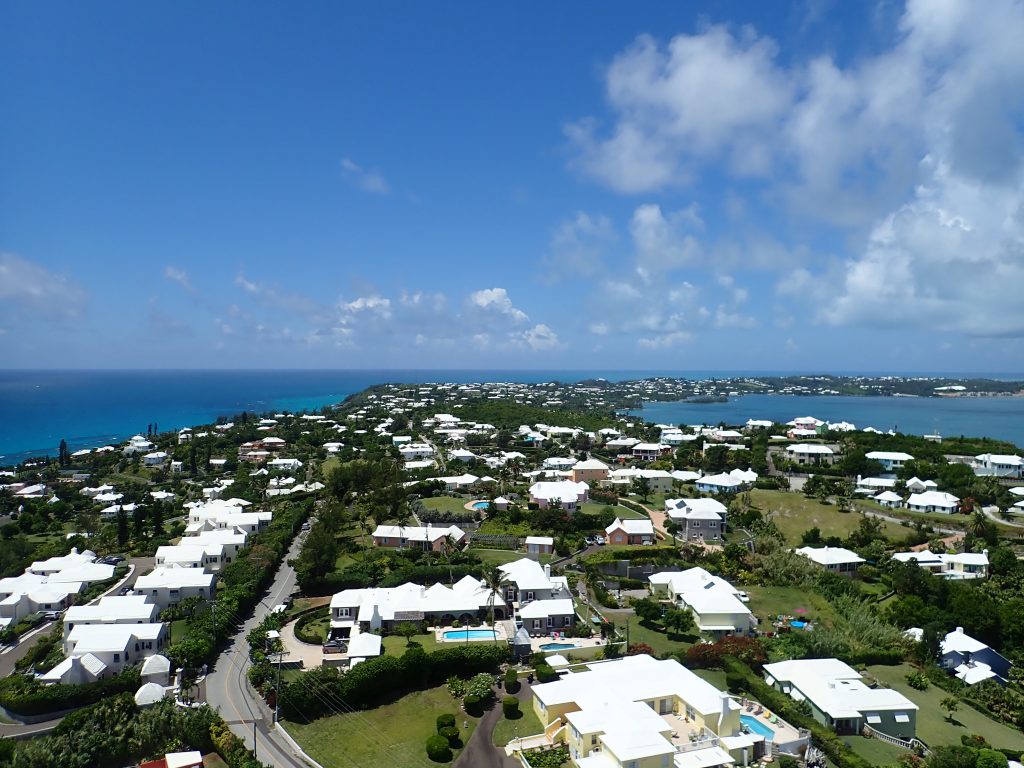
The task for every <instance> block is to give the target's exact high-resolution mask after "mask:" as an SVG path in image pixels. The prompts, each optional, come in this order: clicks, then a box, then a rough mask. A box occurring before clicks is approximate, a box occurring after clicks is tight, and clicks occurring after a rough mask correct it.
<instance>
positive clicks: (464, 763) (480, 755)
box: [452, 680, 534, 768]
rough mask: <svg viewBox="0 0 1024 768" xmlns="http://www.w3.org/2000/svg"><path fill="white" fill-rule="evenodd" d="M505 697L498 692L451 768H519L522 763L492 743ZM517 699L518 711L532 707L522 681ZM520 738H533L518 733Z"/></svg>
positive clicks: (529, 692)
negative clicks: (491, 705)
mask: <svg viewBox="0 0 1024 768" xmlns="http://www.w3.org/2000/svg"><path fill="white" fill-rule="evenodd" d="M505 695H506V692H505V690H504V689H499V690H498V695H497V700H496V701H495V703H494V706H493V707H491V708H490V709H489V710H488V711H487V712H485V713H484V716H483V717H482V718H481V719H480V724H479V725H477V727H476V730H475V731H473V735H472V736H470V737H469V742H468V743H467V744H466V748H465V749H464V750H462V753H461V754H460V755H459V756H458V757H457V758H455V762H454V763H452V768H521V766H522V763H520V762H519V761H518V760H515V759H513V758H511V757H508V756H507V755H506V754H505V748H504V747H495V746H494V743H493V738H492V736H493V734H494V727H495V726H496V725H497V724H498V721H499V720H501V718H503V717H504V716H505V715H504V713H503V712H502V708H501V699H502V697H503V696H505ZM516 698H517V699H519V709H520V710H522V711H526V708H527V707H532V706H533V699H532V696H531V691H530V686H528V685H527V684H526V681H525V680H524V681H523V683H522V686H521V687H520V689H519V690H518V691H517V692H516ZM519 735H520V736H533V735H534V734H532V733H520V734H519Z"/></svg>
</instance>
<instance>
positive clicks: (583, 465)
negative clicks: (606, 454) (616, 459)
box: [572, 459, 608, 469]
mask: <svg viewBox="0 0 1024 768" xmlns="http://www.w3.org/2000/svg"><path fill="white" fill-rule="evenodd" d="M572 468H573V469H608V465H607V464H605V463H604V462H603V461H600V460H599V459H586V460H584V461H577V462H576V463H575V464H573V467H572Z"/></svg>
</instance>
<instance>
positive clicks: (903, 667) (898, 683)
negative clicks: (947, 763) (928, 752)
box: [868, 664, 1024, 749]
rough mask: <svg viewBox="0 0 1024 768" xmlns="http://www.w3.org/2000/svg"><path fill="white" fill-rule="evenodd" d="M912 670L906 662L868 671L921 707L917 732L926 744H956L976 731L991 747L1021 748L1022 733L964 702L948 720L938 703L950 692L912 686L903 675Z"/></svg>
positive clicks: (873, 667)
mask: <svg viewBox="0 0 1024 768" xmlns="http://www.w3.org/2000/svg"><path fill="white" fill-rule="evenodd" d="M913 669H914V668H913V667H912V666H910V665H909V664H899V665H897V666H894V667H883V666H871V667H868V673H869V674H871V675H873V676H874V677H875V678H877V679H878V680H879V681H881V682H882V683H884V684H885V685H887V686H889V687H890V688H892V689H894V690H897V691H899V692H900V693H902V694H903V695H904V696H906V697H907V698H908V699H910V700H911V701H912V702H914V703H915V704H917V706H918V707H920V709H919V710H918V712H917V735H918V737H919V738H920V739H921V740H922V741H924V742H925V743H926V744H928V745H935V744H959V743H960V737H961V736H963V735H965V734H971V733H978V734H981V735H982V736H984V737H985V738H986V739H987V740H988V742H989V743H990V744H991V745H992V746H993V747H997V748H1000V747H1001V748H1007V749H1024V733H1022V732H1021V731H1019V730H1016V729H1015V728H1011V727H1009V726H1007V725H1003V724H1002V723H997V722H996V721H995V720H992V719H990V718H988V717H986V716H985V715H983V714H981V712H978V711H977V710H976V709H973V708H972V707H970V706H968V705H967V704H966V703H961V704H960V709H958V710H957V711H956V712H954V713H953V722H952V723H951V722H949V721H948V720H947V719H946V712H945V710H943V709H942V707H940V706H939V702H940V701H942V700H943V699H944V698H945V697H946V696H948V695H949V694H948V693H947V692H946V691H944V690H942V689H941V688H939V687H937V686H934V685H931V686H929V687H928V689H927V690H924V691H917V690H914V689H913V688H911V687H910V686H909V685H908V684H907V680H906V676H907V674H909V673H910V672H912V671H913Z"/></svg>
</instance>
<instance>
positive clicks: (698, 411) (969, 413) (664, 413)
mask: <svg viewBox="0 0 1024 768" xmlns="http://www.w3.org/2000/svg"><path fill="white" fill-rule="evenodd" d="M630 413H631V414H632V415H635V416H638V417H641V418H643V419H644V420H646V421H651V422H654V423H655V424H686V425H689V424H707V425H708V426H712V425H716V424H719V423H722V422H724V423H726V424H743V423H744V422H746V420H747V419H771V420H772V421H777V422H780V423H782V424H785V423H786V422H788V421H792V420H793V419H795V418H796V417H797V416H814V417H815V418H817V419H822V420H823V421H848V422H850V423H852V424H854V425H855V426H856V427H857V428H858V429H863V428H864V427H874V428H876V429H880V430H882V431H883V432H886V431H888V430H890V429H892V430H896V431H898V432H904V433H907V434H912V435H931V434H936V433H938V434H940V435H945V436H946V437H959V436H961V435H967V436H970V437H995V438H999V439H1000V440H1008V441H1009V442H1011V443H1013V444H1014V445H1017V446H1024V397H942V398H938V397H854V396H843V395H833V396H826V395H799V396H796V395H743V396H741V397H732V398H729V402H727V403H683V402H658V403H646V404H645V405H644V407H643V408H642V409H640V410H635V411H630Z"/></svg>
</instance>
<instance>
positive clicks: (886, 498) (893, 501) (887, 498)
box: [871, 491, 903, 509]
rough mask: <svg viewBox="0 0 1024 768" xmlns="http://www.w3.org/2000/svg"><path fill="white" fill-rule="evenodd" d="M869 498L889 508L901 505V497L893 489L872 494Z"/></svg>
mask: <svg viewBox="0 0 1024 768" xmlns="http://www.w3.org/2000/svg"><path fill="white" fill-rule="evenodd" d="M871 499H872V501H875V502H877V503H878V504H879V505H880V506H883V507H888V508H889V509H898V508H899V507H902V506H903V497H902V496H900V495H899V494H898V493H896V492H894V491H882V492H881V493H879V494H876V495H875V496H872V497H871Z"/></svg>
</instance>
